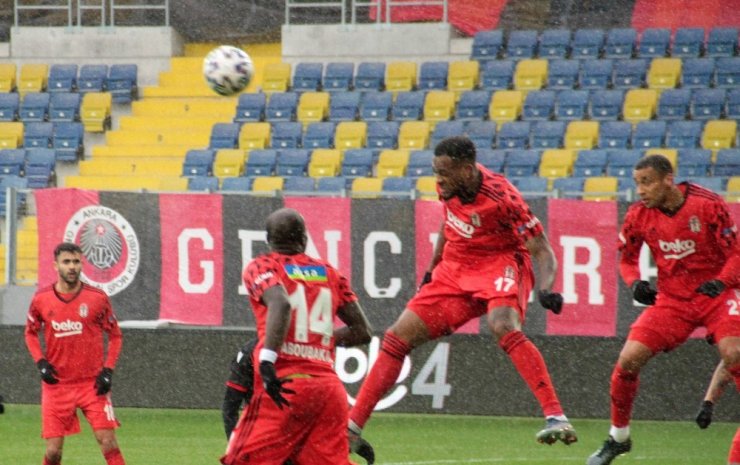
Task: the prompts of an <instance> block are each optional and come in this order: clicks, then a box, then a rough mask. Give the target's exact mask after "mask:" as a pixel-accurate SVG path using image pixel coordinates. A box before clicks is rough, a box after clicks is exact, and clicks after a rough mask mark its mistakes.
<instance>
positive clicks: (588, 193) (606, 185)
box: [583, 176, 619, 201]
mask: <svg viewBox="0 0 740 465" xmlns="http://www.w3.org/2000/svg"><path fill="white" fill-rule="evenodd" d="M618 186H619V182H618V180H617V178H615V177H613V176H599V177H590V178H586V182H584V183H583V200H597V201H598V200H616V199H617V190H618V189H619V187H618Z"/></svg>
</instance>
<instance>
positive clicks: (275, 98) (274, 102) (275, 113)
mask: <svg viewBox="0 0 740 465" xmlns="http://www.w3.org/2000/svg"><path fill="white" fill-rule="evenodd" d="M297 108H298V94H296V93H295V92H276V93H274V94H272V95H270V99H269V100H268V101H267V106H266V107H265V119H266V120H267V121H294V120H295V119H296V110H297Z"/></svg>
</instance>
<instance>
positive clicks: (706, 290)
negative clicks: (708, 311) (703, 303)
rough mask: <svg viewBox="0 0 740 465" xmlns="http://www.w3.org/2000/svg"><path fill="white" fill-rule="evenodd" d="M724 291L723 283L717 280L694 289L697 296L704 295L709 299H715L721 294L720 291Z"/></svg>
mask: <svg viewBox="0 0 740 465" xmlns="http://www.w3.org/2000/svg"><path fill="white" fill-rule="evenodd" d="M724 290H725V283H723V282H722V281H720V280H719V279H713V280H711V281H707V282H705V283H704V284H702V285H701V286H699V287H697V288H696V292H698V293H699V294H704V295H706V296H709V297H717V296H718V295H720V294H722V291H724Z"/></svg>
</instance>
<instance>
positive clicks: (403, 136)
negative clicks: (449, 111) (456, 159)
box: [398, 121, 431, 150]
mask: <svg viewBox="0 0 740 465" xmlns="http://www.w3.org/2000/svg"><path fill="white" fill-rule="evenodd" d="M430 127H431V125H430V123H429V122H428V121H404V122H403V123H401V127H400V128H399V129H398V148H399V149H406V150H423V149H426V148H427V147H428V146H429V137H430V134H431V131H430Z"/></svg>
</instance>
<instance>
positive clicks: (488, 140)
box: [465, 121, 496, 149]
mask: <svg viewBox="0 0 740 465" xmlns="http://www.w3.org/2000/svg"><path fill="white" fill-rule="evenodd" d="M465 135H467V136H468V138H469V139H470V140H471V141H472V142H473V144H474V145H475V148H476V149H490V148H491V147H492V146H493V140H494V139H495V138H496V123H495V122H494V121H468V122H467V123H465Z"/></svg>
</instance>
